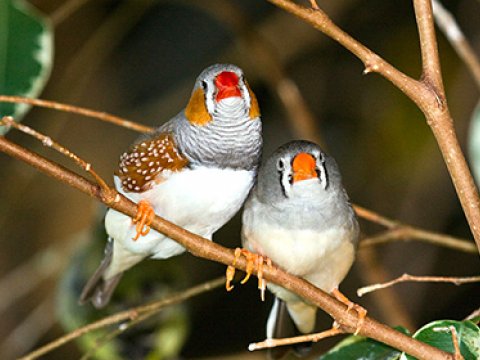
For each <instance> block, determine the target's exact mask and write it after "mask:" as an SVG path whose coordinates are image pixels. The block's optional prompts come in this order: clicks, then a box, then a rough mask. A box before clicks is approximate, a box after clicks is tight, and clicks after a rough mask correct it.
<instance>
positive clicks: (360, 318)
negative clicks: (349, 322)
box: [332, 288, 367, 335]
mask: <svg viewBox="0 0 480 360" xmlns="http://www.w3.org/2000/svg"><path fill="white" fill-rule="evenodd" d="M332 295H333V296H334V297H335V299H337V300H338V301H340V302H341V303H343V304H345V305H347V313H348V312H350V310H352V309H354V310H355V311H356V312H357V327H356V329H355V333H354V335H358V333H359V332H360V330H361V329H362V326H363V322H364V321H365V318H366V317H367V310H366V309H365V308H364V307H362V306H360V305H358V304H355V303H354V302H352V301H351V300H350V299H349V298H347V297H346V296H345V295H343V294H342V293H341V292H340V290H338V289H337V288H335V289H333V291H332Z"/></svg>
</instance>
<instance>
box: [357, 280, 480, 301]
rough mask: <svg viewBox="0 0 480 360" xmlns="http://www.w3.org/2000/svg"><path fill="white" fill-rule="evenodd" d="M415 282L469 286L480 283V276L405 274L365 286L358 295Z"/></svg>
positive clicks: (359, 290) (358, 291)
mask: <svg viewBox="0 0 480 360" xmlns="http://www.w3.org/2000/svg"><path fill="white" fill-rule="evenodd" d="M407 281H413V282H444V283H452V284H454V285H461V284H468V283H473V282H480V276H467V277H451V276H415V275H410V274H403V275H402V276H399V277H398V278H396V279H393V280H391V281H388V282H386V283H383V284H373V285H369V286H364V287H362V288H360V289H358V290H357V295H358V296H360V297H362V296H363V295H365V294H368V293H370V292H372V291H376V290H380V289H385V288H387V287H390V286H393V285H395V284H398V283H402V282H407Z"/></svg>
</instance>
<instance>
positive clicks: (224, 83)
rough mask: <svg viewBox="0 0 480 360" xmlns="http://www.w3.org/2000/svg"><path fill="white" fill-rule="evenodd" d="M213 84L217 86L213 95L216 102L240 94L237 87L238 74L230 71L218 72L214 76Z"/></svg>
mask: <svg viewBox="0 0 480 360" xmlns="http://www.w3.org/2000/svg"><path fill="white" fill-rule="evenodd" d="M215 86H216V87H217V95H216V96H215V100H216V101H217V102H218V101H220V100H223V99H226V98H229V97H235V96H238V97H240V96H242V93H241V92H240V89H239V87H238V76H237V74H235V73H234V72H232V71H222V72H221V73H220V74H218V75H217V77H216V78H215Z"/></svg>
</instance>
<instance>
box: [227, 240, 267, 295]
mask: <svg viewBox="0 0 480 360" xmlns="http://www.w3.org/2000/svg"><path fill="white" fill-rule="evenodd" d="M242 255H243V256H245V259H246V260H247V268H246V269H245V272H246V275H245V277H244V278H243V280H242V281H241V282H240V283H241V284H245V283H246V282H247V281H248V279H250V276H251V275H252V272H253V270H254V269H257V277H258V288H259V289H260V292H261V298H262V301H264V300H265V288H266V284H267V282H266V281H265V279H264V278H263V269H264V264H267V266H269V267H272V261H271V260H270V259H269V258H267V257H264V256H262V255H258V254H254V253H251V252H250V251H248V250H245V249H240V248H236V249H235V258H234V260H233V264H232V265H229V266H228V267H227V272H226V277H227V280H226V282H225V287H226V289H227V291H231V290H232V289H233V285H231V282H232V280H233V277H234V275H235V264H236V263H237V260H238V258H239V257H240V256H242Z"/></svg>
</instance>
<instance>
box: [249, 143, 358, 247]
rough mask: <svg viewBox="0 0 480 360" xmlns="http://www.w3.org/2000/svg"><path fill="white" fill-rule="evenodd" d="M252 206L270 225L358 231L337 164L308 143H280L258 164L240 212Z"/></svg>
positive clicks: (318, 148)
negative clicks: (253, 182)
mask: <svg viewBox="0 0 480 360" xmlns="http://www.w3.org/2000/svg"><path fill="white" fill-rule="evenodd" d="M253 207H256V208H257V209H263V210H261V211H260V212H258V213H257V214H260V213H262V215H261V216H262V218H263V220H262V221H269V222H271V223H272V224H276V226H282V227H285V226H287V227H290V228H303V229H307V228H309V229H316V230H319V231H320V230H323V229H328V228H331V227H335V226H340V227H343V226H346V227H351V228H352V229H353V230H352V234H358V223H357V221H356V217H355V213H354V211H353V209H352V207H351V205H350V202H349V199H348V196H347V193H346V192H345V189H344V188H343V185H342V178H341V175H340V171H339V169H338V166H337V163H336V162H335V160H334V159H333V158H332V157H331V156H329V155H327V154H326V153H325V152H323V150H322V149H321V148H320V147H319V146H318V145H317V144H315V143H312V142H309V141H303V140H297V141H292V142H289V143H287V144H285V145H283V146H281V147H280V148H278V149H277V150H276V151H275V152H274V153H273V154H272V155H271V156H270V157H269V158H268V159H267V160H266V162H265V163H264V164H263V165H262V166H261V167H260V169H259V171H258V177H257V184H256V185H255V188H254V189H253V191H252V193H251V195H250V197H249V199H248V200H247V203H246V205H245V208H246V212H248V211H250V209H251V208H253ZM258 216H260V215H258ZM356 236H357V235H355V236H352V238H355V239H354V240H353V241H356Z"/></svg>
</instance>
